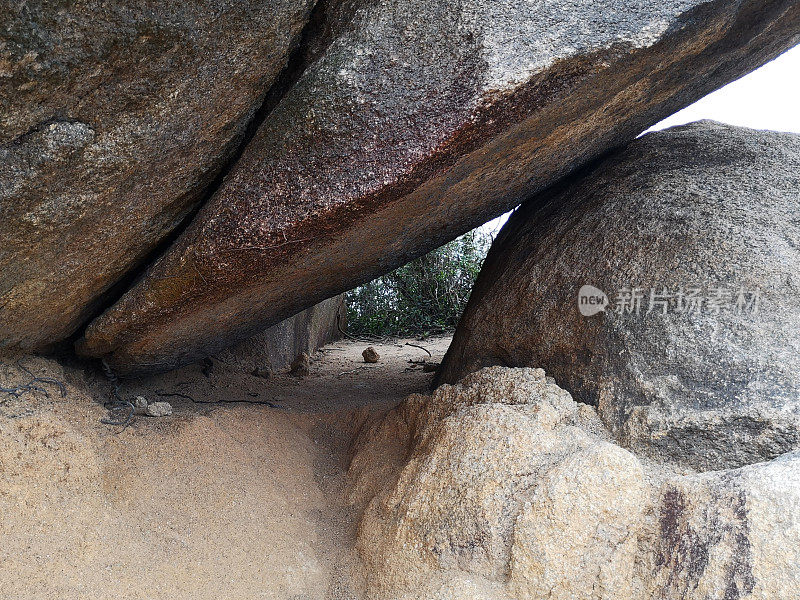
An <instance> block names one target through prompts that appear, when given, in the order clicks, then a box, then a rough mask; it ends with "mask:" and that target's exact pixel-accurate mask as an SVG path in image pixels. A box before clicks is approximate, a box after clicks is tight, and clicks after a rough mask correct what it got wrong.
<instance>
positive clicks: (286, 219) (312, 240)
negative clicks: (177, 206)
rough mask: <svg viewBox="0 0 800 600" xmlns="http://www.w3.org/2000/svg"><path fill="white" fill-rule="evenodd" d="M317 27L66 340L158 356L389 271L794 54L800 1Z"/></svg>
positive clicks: (368, 8) (378, 16)
mask: <svg viewBox="0 0 800 600" xmlns="http://www.w3.org/2000/svg"><path fill="white" fill-rule="evenodd" d="M325 30H326V35H325V36H324V39H323V40H322V41H320V42H319V43H318V44H317V47H315V48H314V52H317V53H318V56H319V58H318V59H317V60H316V62H315V63H314V64H313V65H312V66H311V67H310V68H309V69H307V70H306V72H305V73H304V74H303V76H302V77H301V78H300V80H299V81H298V83H297V84H296V85H295V86H294V88H293V89H291V90H290V91H289V92H288V93H287V95H286V96H285V97H284V98H283V100H282V101H281V103H280V104H279V105H278V106H277V108H276V109H275V111H273V113H272V114H271V115H270V117H269V118H268V119H267V120H266V121H265V123H264V124H263V125H262V126H261V128H260V130H259V131H258V133H257V135H256V137H255V138H254V139H253V141H252V143H251V144H250V145H249V146H248V148H247V150H246V152H245V153H244V154H243V156H242V159H241V160H240V161H239V162H238V163H237V165H236V167H235V168H234V169H233V170H232V172H231V173H230V175H229V176H228V177H227V178H226V181H225V183H224V185H223V186H222V187H221V189H220V190H219V191H218V193H216V194H215V196H214V197H213V198H212V199H211V200H210V202H209V203H208V204H207V205H206V206H205V207H204V208H203V210H202V211H201V212H200V213H199V214H198V216H197V218H195V220H194V222H193V224H192V225H191V226H190V228H189V229H188V230H187V231H186V232H185V233H184V235H182V236H181V237H180V239H179V240H178V241H177V242H176V243H175V244H174V245H173V247H172V248H171V250H170V251H169V253H168V254H167V255H166V256H165V257H164V258H163V259H161V260H160V261H159V262H158V263H157V264H156V265H154V267H153V268H152V269H151V270H150V271H149V273H148V275H147V277H145V278H144V279H143V280H141V281H140V282H139V283H138V284H137V285H136V286H135V287H134V288H133V289H131V290H130V291H129V292H128V293H127V294H126V295H125V296H124V297H123V298H122V299H121V301H120V302H118V303H117V304H116V305H115V306H114V307H112V308H111V309H110V310H108V311H107V312H106V313H105V314H104V315H103V316H102V317H100V318H99V319H98V320H96V321H94V323H93V324H92V325H91V326H90V327H89V329H88V330H87V332H86V337H85V340H84V342H83V343H82V344H81V349H82V351H83V352H85V353H86V354H88V355H91V356H106V357H107V358H108V359H109V361H110V362H111V363H112V364H113V365H115V366H116V367H117V368H119V369H121V370H137V369H138V370H146V369H149V368H169V367H172V366H175V365H177V364H180V363H183V362H190V361H192V360H194V359H196V358H197V357H198V356H201V355H203V354H205V353H211V352H214V351H216V350H218V349H219V348H220V347H221V346H223V345H226V344H229V343H231V342H234V341H236V340H240V339H243V338H245V337H247V336H248V335H252V333H253V331H254V330H256V329H258V328H262V327H264V326H266V325H270V324H272V323H276V322H278V321H280V320H281V319H284V318H286V317H288V316H290V315H292V314H294V313H296V312H298V311H299V310H301V309H303V308H305V307H307V306H310V305H312V304H314V303H315V302H319V301H320V300H322V299H324V298H327V297H330V296H332V295H334V294H337V293H340V292H342V291H344V290H346V289H349V288H351V287H354V286H355V285H357V284H359V283H362V282H365V281H368V280H370V279H371V278H373V277H375V276H376V275H378V274H380V273H384V272H387V271H390V270H391V269H392V268H394V267H396V266H398V265H400V264H403V263H404V262H407V261H408V260H410V259H412V258H414V257H415V256H418V255H421V254H423V253H424V252H426V251H428V250H430V249H431V248H433V247H435V246H437V245H439V244H441V243H443V242H445V241H447V240H448V239H452V238H453V237H455V236H456V235H458V234H460V233H463V232H464V231H466V230H468V229H470V228H472V227H474V226H476V225H478V224H480V223H482V222H484V221H486V220H488V219H489V218H490V217H492V216H494V215H497V214H499V213H501V212H503V211H505V210H508V209H509V208H510V207H512V206H514V205H516V204H518V203H519V202H520V201H522V200H523V199H525V198H526V197H527V196H528V195H529V194H531V193H532V192H536V191H538V190H541V189H543V188H544V187H546V186H548V185H550V184H552V183H553V182H555V181H556V180H558V179H559V178H561V177H563V176H564V175H566V174H567V173H569V172H571V171H572V170H573V169H575V168H576V167H578V166H579V165H581V164H584V163H586V162H587V161H589V160H591V159H593V158H596V157H597V156H598V155H600V154H601V153H602V152H604V151H606V150H608V149H609V148H612V147H614V146H616V145H618V144H620V143H621V142H625V141H628V140H630V139H632V138H633V137H634V136H636V135H637V134H638V133H639V132H641V131H642V130H644V129H645V128H647V127H648V126H649V125H651V124H652V123H655V122H656V121H658V120H659V119H661V118H662V117H664V116H666V115H668V114H670V113H672V112H674V111H675V110H677V109H679V108H681V107H682V106H684V105H686V104H688V103H690V102H692V101H694V100H696V99H697V98H699V97H700V96H702V95H704V94H706V93H708V92H710V91H711V90H713V89H715V88H717V87H719V86H720V85H722V84H724V83H726V82H728V81H730V80H732V79H734V78H736V77H738V76H740V75H743V74H744V73H746V72H748V71H749V70H751V69H753V68H755V67H757V66H758V65H760V64H762V63H763V62H765V61H766V60H768V59H770V58H772V57H774V56H776V55H777V54H778V53H780V52H781V51H782V50H784V49H786V48H789V47H791V46H792V45H794V44H795V43H796V42H797V40H798V36H799V35H800V34H799V33H798V32H800V3H798V2H797V1H796V0H773V1H767V2H764V1H762V0H737V1H728V0H726V1H721V0H720V1H713V2H703V1H700V0H668V1H666V2H665V1H663V0H661V1H654V0H648V1H646V2H642V1H640V0H636V1H633V0H624V1H618V0H615V1H613V2H612V1H611V0H604V1H601V2H598V1H597V0H570V1H567V2H546V3H545V2H518V1H516V0H513V1H512V0H500V1H498V0H491V1H488V0H465V1H464V2H458V3H453V2H451V1H450V0H433V1H432V0H389V1H385V2H377V1H374V0H353V1H340V2H337V1H334V2H332V3H331V6H330V7H329V10H328V14H327V23H326V29H325ZM326 44H327V45H326ZM365 241H368V243H369V250H368V251H365V249H364V245H365Z"/></svg>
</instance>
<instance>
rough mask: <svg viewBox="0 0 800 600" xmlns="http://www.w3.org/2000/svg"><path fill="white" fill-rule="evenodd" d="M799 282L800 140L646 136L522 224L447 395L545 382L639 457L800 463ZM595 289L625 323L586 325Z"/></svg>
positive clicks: (477, 307)
mask: <svg viewBox="0 0 800 600" xmlns="http://www.w3.org/2000/svg"><path fill="white" fill-rule="evenodd" d="M799 269H800V136H798V135H795V134H784V133H774V132H763V131H753V130H748V129H742V128H735V127H729V126H725V125H720V124H717V123H713V122H708V121H706V122H700V123H696V124H692V125H688V126H684V127H679V128H674V129H671V130H667V131H664V132H659V133H653V134H649V135H647V136H644V137H643V138H640V139H639V140H637V141H635V142H634V143H632V144H630V146H628V147H627V148H626V149H625V150H623V151H621V152H619V153H617V154H615V155H613V156H611V157H610V158H608V159H607V160H606V161H604V162H603V163H602V164H600V165H599V166H598V167H597V168H596V169H595V170H593V171H591V172H588V173H584V174H583V175H582V176H581V177H578V178H576V179H575V180H573V181H571V182H568V183H566V184H564V185H562V186H558V187H556V188H554V189H552V190H550V191H549V192H547V193H545V194H543V195H541V196H539V197H536V198H534V199H532V200H531V201H530V202H529V203H528V204H526V205H525V206H524V207H523V208H522V209H520V210H519V211H517V212H516V213H515V214H514V215H513V216H512V217H511V219H510V220H509V222H508V224H507V225H506V226H505V228H504V229H503V231H502V233H501V234H500V235H499V236H498V238H497V239H496V241H495V243H494V245H493V247H492V249H491V251H490V253H489V256H488V257H487V260H486V262H485V263H484V267H483V270H482V272H481V275H480V276H479V278H478V281H477V283H476V286H475V290H474V291H473V293H472V296H471V298H470V301H469V304H468V306H467V308H466V310H465V313H464V316H463V318H462V320H461V323H460V325H459V327H458V330H457V332H456V335H455V337H454V340H453V343H452V345H451V347H450V349H449V351H448V354H447V356H446V358H445V360H444V363H443V367H442V369H441V370H440V375H439V380H440V382H453V381H456V380H458V379H459V378H460V377H462V376H463V375H465V374H466V373H469V372H471V371H474V370H476V369H479V368H480V367H482V366H484V365H491V364H503V365H509V366H524V365H528V366H541V367H543V368H545V369H547V371H548V373H550V374H552V375H553V376H554V377H555V380H556V381H557V382H558V384H559V385H561V386H563V387H564V388H566V389H567V390H569V391H570V392H571V393H572V394H573V395H574V396H575V397H576V398H577V399H579V400H581V401H583V402H587V403H589V404H593V405H596V406H598V411H599V414H600V416H601V418H602V419H603V421H604V422H605V423H606V425H607V426H609V427H610V428H611V430H612V431H613V432H614V434H615V436H616V437H617V438H618V439H619V440H620V441H621V443H622V444H623V445H624V446H626V447H629V448H632V449H634V450H636V451H637V452H641V453H646V454H649V455H652V456H654V457H656V458H658V459H659V460H663V459H672V460H674V461H676V462H683V463H686V464H689V465H692V466H693V467H695V468H699V469H702V470H706V469H712V468H715V469H717V468H727V467H737V466H742V465H744V464H749V463H753V462H758V461H760V460H765V459H769V458H773V457H775V456H778V455H780V454H782V453H784V452H787V451H789V450H791V449H792V448H795V447H797V446H798V445H800V401H798V398H800V305H798V302H797V298H798V295H800V281H799V280H798V277H797V273H798V270H799ZM584 285H591V286H596V287H597V288H598V289H599V290H602V291H603V292H605V293H606V294H607V295H608V297H609V301H610V306H608V307H606V310H605V311H601V312H599V313H598V314H595V315H593V316H583V314H582V313H581V312H580V311H579V305H578V295H579V290H580V289H581V288H582V286H584ZM626 287H627V288H641V292H642V296H643V298H642V299H641V301H640V306H639V312H638V314H637V312H636V306H635V303H631V302H628V303H627V305H626V304H625V303H621V302H620V301H619V298H618V296H620V294H621V293H622V292H621V290H623V288H626ZM651 289H654V290H655V293H656V296H655V297H654V298H653V299H652V300H653V301H652V302H651ZM665 289H666V295H664V290H665ZM693 289H694V290H695V291H696V292H697V296H699V297H700V298H701V299H702V304H701V305H700V306H699V310H698V305H696V304H695V305H693V306H694V308H691V307H692V305H690V301H689V300H688V298H689V296H690V295H691V294H692V293H695V292H693V291H692V290H693ZM741 290H744V292H745V293H744V295H743V297H742V298H743V299H744V303H743V304H741V305H739V302H740V298H739V293H740V291H741ZM681 293H683V296H681ZM756 293H758V294H760V303H759V305H758V307H757V310H756V309H755V308H756V307H755V306H749V304H748V303H749V302H750V301H752V300H754V298H755V294H756ZM633 295H635V293H632V294H629V295H628V296H629V299H630V298H632V297H633ZM621 308H624V312H622V313H620V312H617V310H618V309H621ZM629 309H632V310H633V312H630V311H629ZM665 311H666V314H664V313H665Z"/></svg>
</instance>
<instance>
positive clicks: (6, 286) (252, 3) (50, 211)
mask: <svg viewBox="0 0 800 600" xmlns="http://www.w3.org/2000/svg"><path fill="white" fill-rule="evenodd" d="M312 4H313V1H312V0H269V1H267V0H248V1H246V2H239V1H233V0H201V1H198V2H183V1H179V0H147V1H144V2H124V1H122V0H113V1H110V2H99V1H96V0H92V1H89V2H80V3H76V2H63V1H62V2H45V1H43V0H32V1H28V2H17V1H12V0H0V240H2V242H0V351H5V352H9V351H14V350H21V351H30V350H36V349H40V348H42V347H43V346H45V345H47V344H50V343H52V342H55V341H58V340H61V339H63V338H65V337H67V336H69V335H70V334H72V333H73V332H74V331H75V330H76V328H78V327H79V326H80V325H81V324H82V323H84V322H85V321H86V319H88V318H89V317H90V316H91V314H92V313H93V312H95V311H97V310H98V308H101V307H100V306H98V299H99V298H100V297H101V296H102V295H103V293H104V292H106V291H107V290H108V289H109V288H110V287H111V286H112V285H113V284H114V283H115V282H117V281H118V280H119V279H120V278H121V277H122V276H123V275H125V274H126V273H127V272H128V271H129V270H131V269H132V268H134V267H136V266H138V265H139V263H141V261H142V260H143V259H144V258H145V257H146V256H147V255H148V253H149V252H151V251H152V250H153V249H154V248H155V247H156V245H157V244H158V243H159V242H160V241H161V240H162V239H164V238H165V236H167V234H169V232H170V231H171V230H173V229H174V228H175V226H176V225H177V224H178V223H179V222H180V221H181V220H182V219H183V218H184V217H185V216H187V215H188V214H189V213H190V212H191V209H192V208H193V207H194V206H196V205H197V203H198V202H199V201H200V200H201V198H202V196H203V195H204V193H205V190H206V188H207V187H208V185H209V184H210V183H211V182H212V180H213V179H214V178H215V177H216V176H217V175H218V174H219V172H220V170H221V169H222V168H223V166H224V163H225V161H226V160H227V159H228V158H229V157H230V156H231V154H232V153H233V152H234V150H235V149H236V148H237V145H238V143H239V142H240V140H241V138H242V136H243V134H244V131H245V127H246V125H247V123H248V121H249V120H250V118H251V117H252V116H253V114H254V113H255V111H256V110H257V108H258V107H259V106H260V104H261V102H262V98H263V97H264V95H265V93H266V92H267V90H268V88H269V86H270V85H271V84H272V82H273V80H274V79H275V77H276V76H277V74H278V73H279V72H280V70H281V69H282V68H283V67H284V65H285V64H286V60H287V56H288V53H289V51H290V50H291V47H292V45H293V43H294V42H295V41H296V40H297V38H298V36H299V33H300V31H301V29H302V27H303V25H304V24H305V22H306V20H307V17H308V14H309V11H310V9H311V5H312Z"/></svg>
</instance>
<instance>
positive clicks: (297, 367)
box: [289, 352, 311, 377]
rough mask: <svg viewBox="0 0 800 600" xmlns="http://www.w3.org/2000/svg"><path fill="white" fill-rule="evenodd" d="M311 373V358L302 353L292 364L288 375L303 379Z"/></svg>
mask: <svg viewBox="0 0 800 600" xmlns="http://www.w3.org/2000/svg"><path fill="white" fill-rule="evenodd" d="M310 371H311V357H310V356H309V355H308V354H306V353H305V352H303V353H302V354H300V356H298V357H297V358H295V359H294V361H293V362H292V366H291V369H290V370H289V373H291V374H292V375H294V376H295V377H305V376H306V375H308V374H309V372H310Z"/></svg>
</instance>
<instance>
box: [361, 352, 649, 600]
mask: <svg viewBox="0 0 800 600" xmlns="http://www.w3.org/2000/svg"><path fill="white" fill-rule="evenodd" d="M603 437H604V432H603V427H602V425H601V424H600V422H599V419H598V417H597V415H596V414H595V413H594V410H593V409H591V408H590V407H588V406H585V405H579V404H577V403H575V402H574V401H573V400H572V398H571V397H570V395H569V394H568V393H567V392H565V391H564V390H562V389H560V388H558V387H557V386H556V385H554V384H552V383H549V382H547V381H546V380H545V374H544V371H542V370H541V369H504V368H500V367H491V368H487V369H484V370H482V371H480V372H479V373H476V374H474V375H471V376H469V377H468V378H467V379H465V380H464V381H463V382H462V383H461V384H460V385H457V386H452V387H451V386H443V387H441V388H439V390H437V392H436V393H435V395H434V396H433V397H427V396H419V395H415V396H410V397H409V398H408V399H407V400H406V401H405V402H404V403H403V404H401V405H400V407H398V408H397V409H395V410H394V411H393V412H392V413H390V414H389V415H388V416H387V417H386V418H385V419H383V420H382V421H380V422H378V423H376V424H373V425H372V426H371V427H369V428H368V429H367V430H366V431H364V432H362V434H361V435H360V436H359V438H358V441H357V445H356V450H355V455H354V458H353V460H352V463H351V466H350V475H349V477H350V490H349V496H350V498H351V500H352V501H353V502H354V503H355V504H356V505H359V504H360V505H363V504H364V503H365V502H366V508H365V510H364V515H363V518H362V520H361V524H360V527H359V534H358V550H359V553H360V555H361V557H362V558H363V560H364V561H365V564H366V567H367V571H368V580H369V581H368V583H369V589H370V598H393V599H397V598H409V599H410V598H420V599H422V598H425V599H429V598H440V597H441V598H467V597H469V598H501V597H503V598H504V597H506V594H511V597H513V598H515V599H517V600H524V599H539V598H543V597H548V598H553V599H564V600H566V599H570V598H586V599H590V598H591V599H595V598H596V599H599V598H627V597H629V596H630V593H631V584H632V581H631V578H632V574H633V564H634V561H633V557H634V552H635V550H636V535H635V533H636V530H637V528H638V524H639V516H640V513H641V508H642V504H643V500H644V482H643V472H642V467H641V465H640V464H639V461H638V460H637V459H636V458H635V457H634V456H633V455H631V454H630V453H629V452H627V451H625V450H623V449H622V448H619V447H618V446H615V445H613V444H611V443H609V442H607V441H605V440H604V439H603Z"/></svg>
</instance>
